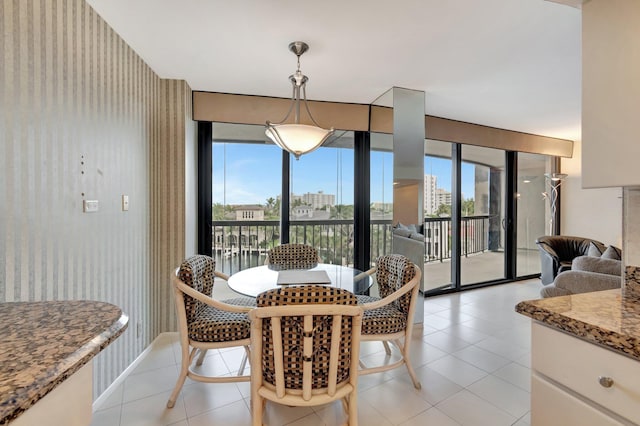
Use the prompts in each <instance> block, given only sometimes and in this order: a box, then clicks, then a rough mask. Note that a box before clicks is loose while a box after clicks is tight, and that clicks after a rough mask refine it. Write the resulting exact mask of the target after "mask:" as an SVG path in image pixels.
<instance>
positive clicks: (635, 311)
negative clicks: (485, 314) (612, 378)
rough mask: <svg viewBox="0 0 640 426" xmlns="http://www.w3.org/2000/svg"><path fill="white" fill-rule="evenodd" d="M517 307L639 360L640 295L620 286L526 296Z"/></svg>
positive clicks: (568, 331) (532, 315)
mask: <svg viewBox="0 0 640 426" xmlns="http://www.w3.org/2000/svg"><path fill="white" fill-rule="evenodd" d="M516 311H517V312H519V313H521V314H523V315H526V316H529V317H531V318H532V319H534V320H536V321H540V322H541V323H543V324H546V325H548V326H550V327H554V328H558V329H560V330H563V331H565V332H567V333H569V334H573V335H574V336H576V337H579V338H581V339H584V340H587V341H589V342H591V343H595V344H598V345H601V346H604V347H606V348H608V349H611V350H614V351H616V352H619V353H621V354H623V355H627V356H629V357H631V358H634V359H636V360H638V361H640V295H638V293H633V292H629V291H627V292H625V291H623V290H621V289H615V290H605V291H596V292H592V293H581V294H573V295H570V296H559V297H550V298H547V299H539V300H528V301H525V302H520V303H518V304H517V305H516Z"/></svg>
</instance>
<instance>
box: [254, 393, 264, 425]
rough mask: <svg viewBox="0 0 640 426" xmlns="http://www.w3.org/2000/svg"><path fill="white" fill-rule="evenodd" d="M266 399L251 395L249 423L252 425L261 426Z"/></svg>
mask: <svg viewBox="0 0 640 426" xmlns="http://www.w3.org/2000/svg"><path fill="white" fill-rule="evenodd" d="M265 403H266V400H263V399H262V398H261V397H260V396H258V395H251V424H252V426H262V416H263V414H264V406H265Z"/></svg>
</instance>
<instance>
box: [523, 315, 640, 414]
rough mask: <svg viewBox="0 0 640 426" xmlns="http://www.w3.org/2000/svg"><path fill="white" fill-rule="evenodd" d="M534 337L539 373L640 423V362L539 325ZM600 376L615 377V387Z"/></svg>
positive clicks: (533, 357) (535, 365)
mask: <svg viewBox="0 0 640 426" xmlns="http://www.w3.org/2000/svg"><path fill="white" fill-rule="evenodd" d="M531 336H532V340H533V342H532V349H531V368H532V369H533V370H534V371H535V372H539V373H542V374H543V375H545V376H547V377H549V378H551V379H553V380H555V381H556V382H558V383H561V384H562V385H564V386H566V387H568V388H569V389H571V390H573V391H574V392H576V393H577V394H580V395H582V396H584V397H586V398H588V399H590V400H592V401H594V402H596V403H598V404H600V405H602V406H603V407H606V408H608V409H609V410H611V411H613V412H614V413H617V414H618V415H620V416H622V417H624V418H626V419H629V420H631V421H632V422H634V423H640V362H638V361H635V360H633V359H631V358H628V357H626V356H624V355H620V354H617V353H615V352H613V351H611V350H608V349H605V348H602V347H600V346H597V345H594V344H592V343H588V342H586V341H584V340H580V339H578V338H576V337H572V336H570V335H568V334H565V333H562V332H560V331H557V330H554V329H552V328H549V327H546V326H544V325H541V324H539V323H535V322H534V323H533V325H532V330H531ZM600 377H608V378H611V379H612V380H613V384H612V385H611V387H604V386H602V385H601V384H600V382H599V378H600Z"/></svg>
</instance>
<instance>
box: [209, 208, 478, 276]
mask: <svg viewBox="0 0 640 426" xmlns="http://www.w3.org/2000/svg"><path fill="white" fill-rule="evenodd" d="M391 228H392V224H391V221H390V220H372V221H371V226H370V232H371V239H370V246H369V247H370V252H369V254H370V258H371V259H372V260H373V259H376V258H377V257H378V256H380V255H383V254H386V253H390V252H391V240H392V238H391V235H392V229H391ZM488 229H489V216H467V217H463V218H462V253H463V255H465V256H466V255H469V254H472V253H479V252H483V251H486V250H487V249H488V237H487V234H488ZM424 236H425V263H428V262H437V261H439V262H442V261H444V260H446V259H450V258H451V218H449V217H445V218H426V219H425V221H424ZM212 237H213V247H212V251H213V255H214V257H215V258H216V262H217V266H216V268H217V269H218V270H221V271H223V272H225V273H229V274H231V273H234V272H236V271H239V270H242V269H246V268H250V267H253V266H259V265H263V264H264V262H265V259H266V256H267V253H268V251H269V249H271V248H272V247H274V246H276V245H278V244H280V224H279V221H277V220H264V221H232V220H225V221H213V222H212ZM289 241H290V242H292V243H301V244H309V245H311V246H313V247H315V248H316V249H318V251H319V253H320V256H321V258H322V259H323V261H324V262H326V263H334V264H340V265H348V266H351V265H353V221H352V220H324V221H318V220H309V221H297V220H296V221H291V222H290V236H289Z"/></svg>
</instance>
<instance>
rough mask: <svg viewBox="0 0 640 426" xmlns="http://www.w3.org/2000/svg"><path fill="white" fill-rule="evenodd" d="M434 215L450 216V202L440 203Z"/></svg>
mask: <svg viewBox="0 0 640 426" xmlns="http://www.w3.org/2000/svg"><path fill="white" fill-rule="evenodd" d="M436 216H438V217H446V216H451V204H440V205H439V206H438V210H436Z"/></svg>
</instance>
